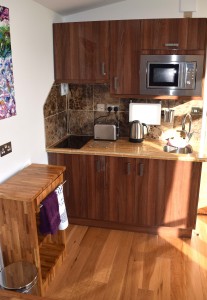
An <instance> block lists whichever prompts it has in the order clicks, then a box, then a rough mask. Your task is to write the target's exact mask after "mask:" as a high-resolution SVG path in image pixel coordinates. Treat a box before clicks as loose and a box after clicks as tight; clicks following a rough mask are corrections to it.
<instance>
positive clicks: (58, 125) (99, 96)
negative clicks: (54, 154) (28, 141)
mask: <svg viewBox="0 0 207 300" xmlns="http://www.w3.org/2000/svg"><path fill="white" fill-rule="evenodd" d="M130 101H133V102H135V103H158V102H159V100H143V99H122V98H120V99H118V98H113V97H111V95H110V93H109V86H108V85H106V84H102V85H101V84H97V85H77V84H70V85H69V94H68V95H67V96H61V95H60V84H55V83H54V84H53V86H52V88H51V90H50V92H49V95H48V97H47V99H46V102H45V105H44V119H45V135H46V147H49V146H51V145H53V144H55V143H57V142H58V141H60V140H61V139H63V138H64V137H66V136H67V135H68V134H73V135H93V128H94V124H95V123H97V122H103V123H117V120H119V128H120V137H128V136H129V129H130V124H129V103H130ZM100 103H102V104H111V105H115V106H119V111H118V112H117V113H114V112H111V113H110V114H109V113H108V112H99V111H97V104H100ZM161 105H162V109H167V108H171V109H173V110H174V122H173V123H168V122H164V118H163V116H162V119H161V120H162V121H161V125H160V126H150V127H149V135H148V138H153V139H166V138H167V137H172V136H175V135H177V134H179V133H178V132H177V131H176V130H179V129H181V124H182V119H183V117H184V115H185V114H186V113H191V109H192V107H200V108H202V105H203V102H202V101H201V100H186V101H184V100H162V101H161ZM192 119H193V122H192V130H193V131H194V134H193V137H192V140H191V143H192V144H193V143H194V142H197V141H199V139H200V130H201V122H202V114H200V115H193V114H192ZM186 129H188V124H187V125H186Z"/></svg>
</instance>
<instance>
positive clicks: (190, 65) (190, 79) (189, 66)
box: [185, 62, 196, 90]
mask: <svg viewBox="0 0 207 300" xmlns="http://www.w3.org/2000/svg"><path fill="white" fill-rule="evenodd" d="M195 75H196V62H187V63H186V78H185V86H186V88H188V89H192V90H193V89H194V88H195Z"/></svg>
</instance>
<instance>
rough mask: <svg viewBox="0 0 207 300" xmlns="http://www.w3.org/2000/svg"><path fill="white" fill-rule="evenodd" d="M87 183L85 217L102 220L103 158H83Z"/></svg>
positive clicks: (103, 199) (103, 192)
mask: <svg viewBox="0 0 207 300" xmlns="http://www.w3.org/2000/svg"><path fill="white" fill-rule="evenodd" d="M85 158H86V169H85V170H83V171H84V172H86V182H87V188H86V190H87V215H88V218H89V219H96V220H103V219H104V203H105V168H106V167H105V157H104V156H93V155H89V156H87V155H86V156H85Z"/></svg>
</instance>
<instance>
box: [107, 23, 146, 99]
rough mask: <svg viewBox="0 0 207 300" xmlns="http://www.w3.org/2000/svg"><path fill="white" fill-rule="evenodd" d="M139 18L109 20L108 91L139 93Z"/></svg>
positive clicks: (121, 93)
mask: <svg viewBox="0 0 207 300" xmlns="http://www.w3.org/2000/svg"><path fill="white" fill-rule="evenodd" d="M140 27H141V21H140V20H123V21H111V22H110V91H111V93H112V94H115V95H124V94H125V95H126V94H131V95H132V94H134V95H135V94H139V60H140V53H139V51H140V45H141V38H140Z"/></svg>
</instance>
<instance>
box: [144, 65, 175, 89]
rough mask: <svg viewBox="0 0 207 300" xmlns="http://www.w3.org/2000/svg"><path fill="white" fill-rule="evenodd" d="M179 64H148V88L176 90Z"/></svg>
mask: <svg viewBox="0 0 207 300" xmlns="http://www.w3.org/2000/svg"><path fill="white" fill-rule="evenodd" d="M179 69H180V64H179V63H149V64H148V88H164V87H168V88H170V87H171V88H178V87H179V73H180V70H179Z"/></svg>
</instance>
